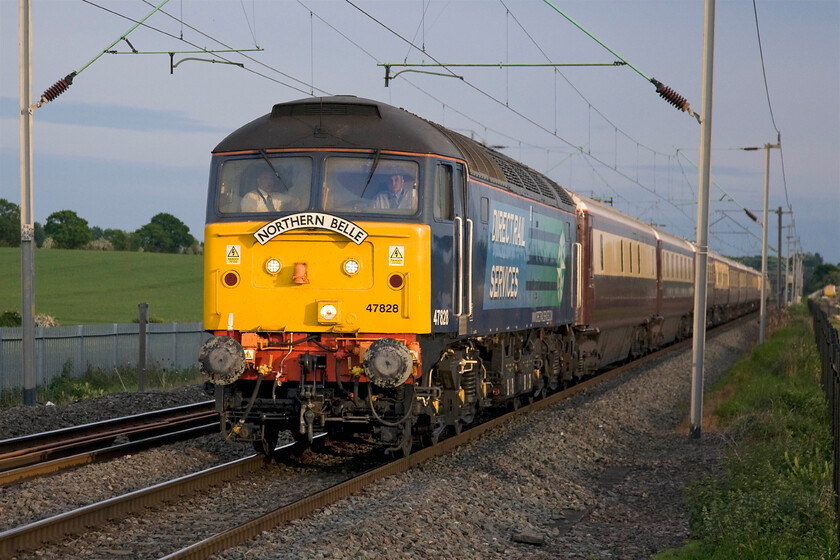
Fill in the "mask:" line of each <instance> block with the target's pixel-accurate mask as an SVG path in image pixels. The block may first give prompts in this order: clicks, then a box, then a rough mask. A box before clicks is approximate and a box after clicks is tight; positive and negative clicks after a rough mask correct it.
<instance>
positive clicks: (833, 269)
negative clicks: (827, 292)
mask: <svg viewBox="0 0 840 560" xmlns="http://www.w3.org/2000/svg"><path fill="white" fill-rule="evenodd" d="M829 284H834V285H835V286H840V266H834V265H833V264H818V265H817V266H816V267H814V271H813V273H812V274H811V278H810V281H809V282H808V284H806V286H805V293H806V294H810V293H812V292H815V291H817V290H819V289H820V288H824V287H826V286H827V285H829Z"/></svg>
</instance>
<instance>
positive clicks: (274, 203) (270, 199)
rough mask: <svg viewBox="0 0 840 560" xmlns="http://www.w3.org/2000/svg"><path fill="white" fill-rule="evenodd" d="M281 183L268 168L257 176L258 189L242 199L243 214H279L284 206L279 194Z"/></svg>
mask: <svg viewBox="0 0 840 560" xmlns="http://www.w3.org/2000/svg"><path fill="white" fill-rule="evenodd" d="M278 183H279V181H278V180H277V177H276V176H275V175H274V172H273V171H272V170H271V169H269V168H268V167H266V169H265V170H262V171H260V173H259V175H257V188H256V189H255V190H253V191H251V192H249V193H248V194H246V195H245V196H243V197H242V204H241V208H242V211H243V212H277V211H279V210H280V209H281V207H282V206H283V202H282V200H281V199H280V195H279V193H278V192H277V185H278Z"/></svg>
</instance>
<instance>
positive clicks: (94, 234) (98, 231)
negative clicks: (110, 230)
mask: <svg viewBox="0 0 840 560" xmlns="http://www.w3.org/2000/svg"><path fill="white" fill-rule="evenodd" d="M102 234H103V232H102V228H101V227H99V226H93V227H92V228H90V239H91V241H96V240H97V239H99V238H100V237H102Z"/></svg>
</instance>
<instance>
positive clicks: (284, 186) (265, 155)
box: [260, 148, 289, 192]
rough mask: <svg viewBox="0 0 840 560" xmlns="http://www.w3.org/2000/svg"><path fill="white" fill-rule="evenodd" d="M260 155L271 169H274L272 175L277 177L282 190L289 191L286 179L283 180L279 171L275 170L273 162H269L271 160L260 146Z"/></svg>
mask: <svg viewBox="0 0 840 560" xmlns="http://www.w3.org/2000/svg"><path fill="white" fill-rule="evenodd" d="M260 155H261V156H262V157H263V159H264V160H265V162H266V163H267V164H268V166H269V167H270V168H271V170H272V171H274V176H275V177H277V179H278V180H279V181H280V186H282V187H283V192H289V185H287V184H286V181H284V180H283V177H281V176H280V173H279V172H278V171H277V168H276V167H274V164H273V163H271V160H270V159H268V155H267V154H266V153H265V150H264V149H262V148H260Z"/></svg>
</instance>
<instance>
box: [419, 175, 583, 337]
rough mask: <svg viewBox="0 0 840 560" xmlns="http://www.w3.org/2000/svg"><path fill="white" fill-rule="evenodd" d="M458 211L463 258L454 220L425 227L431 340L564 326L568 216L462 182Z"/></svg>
mask: <svg viewBox="0 0 840 560" xmlns="http://www.w3.org/2000/svg"><path fill="white" fill-rule="evenodd" d="M456 206H457V202H456ZM465 206H466V211H465V212H464V211H462V212H461V214H462V216H463V220H462V226H463V233H462V234H460V235H463V236H465V237H466V236H467V235H469V239H468V241H469V240H471V241H472V243H471V244H470V247H469V249H470V251H469V252H467V251H465V252H464V254H462V255H460V256H459V254H458V244H459V230H458V221H457V218H456V219H455V220H453V221H451V222H449V221H446V222H444V223H432V224H431V231H432V243H431V259H430V263H431V266H432V275H431V282H432V285H431V295H432V297H431V305H432V309H431V315H432V325H431V332H433V333H458V334H460V335H462V336H484V335H490V334H495V333H502V332H514V331H521V330H525V329H530V328H536V327H554V326H561V325H570V324H571V323H572V322H573V320H574V316H575V310H574V302H573V301H572V295H573V292H572V284H573V282H572V266H571V248H572V244H573V243H574V242H575V239H574V236H575V232H576V228H575V214H574V210H573V209H572V208H569V209H565V210H564V209H560V208H556V207H550V206H547V205H544V204H541V203H538V202H535V201H534V200H529V199H527V198H524V197H522V196H519V195H517V194H514V193H510V192H507V191H505V190H502V189H500V188H497V187H493V186H490V185H487V184H484V183H482V182H479V181H474V180H469V181H467V182H466V205H465ZM467 226H469V228H471V231H470V230H469V229H468V227H467ZM460 260H463V261H465V262H464V264H463V269H462V268H460V267H459V262H460ZM464 269H469V270H464ZM459 275H460V276H463V278H462V280H463V281H464V282H465V283H468V284H469V285H464V286H463V287H462V288H460V289H461V290H463V294H462V299H463V300H464V302H463V304H462V306H461V308H460V311H459V308H458V305H457V300H458V299H459V286H458V280H459ZM470 303H471V304H472V307H471V308H469V305H470Z"/></svg>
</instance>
